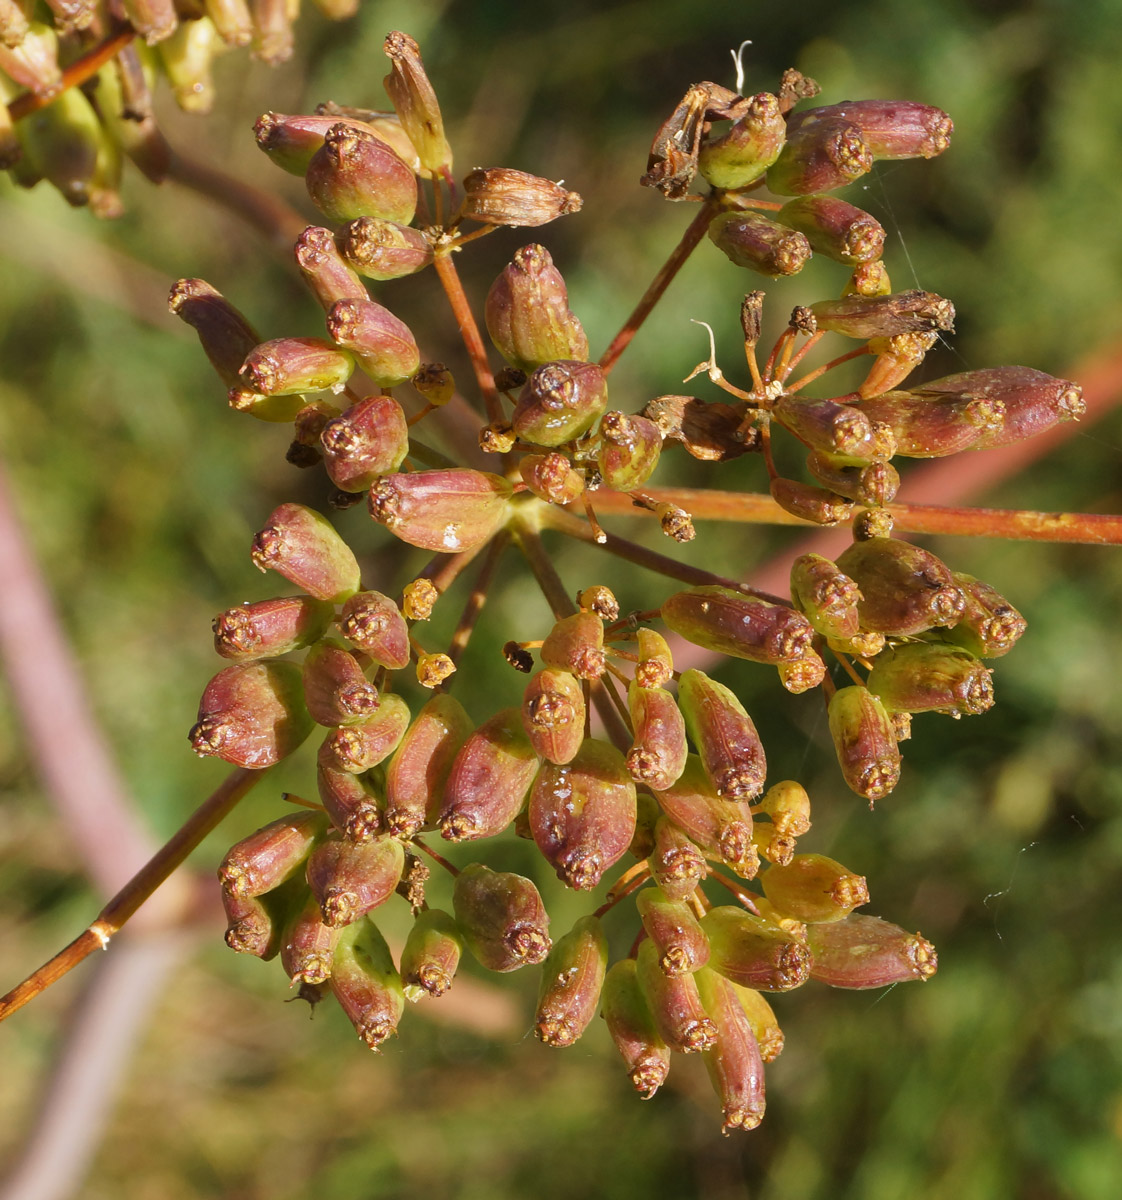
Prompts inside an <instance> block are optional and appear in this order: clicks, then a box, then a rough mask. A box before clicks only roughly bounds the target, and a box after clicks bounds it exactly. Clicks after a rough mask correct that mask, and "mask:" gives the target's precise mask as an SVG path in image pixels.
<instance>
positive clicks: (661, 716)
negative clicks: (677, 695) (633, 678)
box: [627, 683, 689, 792]
mask: <svg viewBox="0 0 1122 1200" xmlns="http://www.w3.org/2000/svg"><path fill="white" fill-rule="evenodd" d="M627 706H628V709H629V712H630V716H631V728H632V731H633V734H634V740H633V741H632V743H631V748H630V749H629V750H628V751H627V769H628V771H630V772H631V778H632V779H634V780H635V782H636V783H645V784H646V785H647V787H649V788H651V789H652V790H654V791H656V792H657V791H665V790H666V788H668V787H671V786H673V785H674V784H675V783H676V782H677V781H678V778H679V776H680V775H681V774H682V771H683V770H685V766H686V756H687V755H688V754H689V746H688V745H687V743H686V723H685V720H684V718H683V717H682V713H681V711H680V710H679V708H678V704H677V701H676V700H675V699H674V697H673V696H672V695H671V694H670V693H669V692H668V691H666V690H665V689H664V688H645V687H640V686H639V685H638V684H636V683H632V684H631V686H630V687H629V688H628V689H627Z"/></svg>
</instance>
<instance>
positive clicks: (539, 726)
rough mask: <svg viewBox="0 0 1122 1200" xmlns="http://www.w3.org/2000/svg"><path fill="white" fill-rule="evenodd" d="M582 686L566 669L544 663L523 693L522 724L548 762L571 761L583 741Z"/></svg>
mask: <svg viewBox="0 0 1122 1200" xmlns="http://www.w3.org/2000/svg"><path fill="white" fill-rule="evenodd" d="M585 711H586V706H585V702H584V688H583V687H581V685H580V683H579V681H578V680H577V678H576V677H575V676H574V675H571V674H570V673H569V672H568V671H558V670H554V669H553V668H550V667H547V668H545V669H544V670H541V671H538V672H537V674H535V675H534V676H533V678H532V679H531V680H530V681H529V683H527V684H526V690H525V691H524V692H523V693H522V709H521V713H522V726H523V728H524V729H525V730H526V735H527V736H528V737H529V739H530V743H531V745H532V746H533V747H534V750H535V751H536V753H537V754H538V755H540V756H541V757H542V758H544V759H546V760H548V761H549V762H551V763H557V764H562V763H567V762H571V761H572V759H573V757H574V756H575V755H576V752H577V751H578V750H579V749H580V745H581V742H582V741H584V722H585Z"/></svg>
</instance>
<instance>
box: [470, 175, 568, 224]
mask: <svg viewBox="0 0 1122 1200" xmlns="http://www.w3.org/2000/svg"><path fill="white" fill-rule="evenodd" d="M463 184H464V199H463V206H462V208H461V212H462V213H463V215H464V216H465V217H468V218H469V219H470V220H472V221H479V222H480V223H481V224H483V225H514V226H519V227H522V228H526V227H530V226H537V225H545V224H548V223H549V222H550V221H554V220H556V219H557V218H558V217H564V216H568V215H569V214H570V213H575V212H580V209H581V205H582V204H583V201H582V200H581V198H580V196H579V195H578V194H577V193H576V192H570V191H568V190H567V189H566V188H563V187H562V186H561V185H560V184H559V183H553V182H551V181H550V180H548V179H542V178H541V177H540V176H538V175H528V174H527V173H526V172H525V171H515V170H512V169H511V168H509V167H477V168H476V169H475V170H474V171H472V172H470V173H469V174H468V175H465V176H464V181H463Z"/></svg>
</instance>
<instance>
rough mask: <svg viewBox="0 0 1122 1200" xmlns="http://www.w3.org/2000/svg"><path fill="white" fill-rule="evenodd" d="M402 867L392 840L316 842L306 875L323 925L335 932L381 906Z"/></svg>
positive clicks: (401, 854) (396, 843)
mask: <svg viewBox="0 0 1122 1200" xmlns="http://www.w3.org/2000/svg"><path fill="white" fill-rule="evenodd" d="M404 866H405V851H404V850H403V849H402V846H401V843H400V842H399V841H398V840H397V838H394V837H383V838H377V839H375V840H372V841H367V842H352V841H350V840H349V839H347V838H340V837H338V836H336V837H331V838H328V839H326V840H325V841H322V842H320V843H319V845H318V846H316V848H315V849H314V850H313V851H312V853H311V856H310V857H309V859H308V866H307V873H308V886H309V887H310V888H311V889H312V895H313V896H315V898H316V900H317V901H318V903H319V907H320V911H321V912H322V913H323V923H324V924H325V925H327V926H329V927H330V928H332V929H338V928H340V927H341V926H343V925H350V924H351V922H352V921H357V920H358V919H359V917H362V916H365V915H366V914H367V913H368V912H371V911H372V910H373V909H375V908H377V907H378V905H380V904H384V903H385V902H386V901H387V900H388V899H389V898H390V897H391V896H392V895H393V893H394V889H395V888H396V887H397V882H398V880H399V879H400V878H401V872H402V869H403V867H404Z"/></svg>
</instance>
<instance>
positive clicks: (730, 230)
mask: <svg viewBox="0 0 1122 1200" xmlns="http://www.w3.org/2000/svg"><path fill="white" fill-rule="evenodd" d="M708 233H709V240H710V241H711V242H712V243H713V245H714V246H716V247H717V249H718V250H720V251H721V252H722V253H723V254H724V255H725V257H726V258H727V259H728V260H729V261H730V262H731V263H734V264H735V265H736V266H738V267H747V268H748V269H749V270H750V271H756V272H758V273H759V274H760V275H766V276H768V277H769V278H773V279H774V278H777V277H779V276H783V275H797V274H798V272H799V271H801V270H802V269H803V267H805V266H806V264H807V263H808V262H809V261H810V257H811V249H810V243H809V242H808V241H807V240H806V238H805V237H804V236H803V235H802V234H801V233H798V232H797V231H796V230H794V229H788V228H787V227H786V226H785V225H780V224H779V222H778V221H773V220H772V219H771V218H770V217H765V216H764V215H763V214H762V213H758V212H748V211H742V210H734V211H731V212H723V213H718V214H717V216H715V217H714V218H713V220H712V221H710V222H709V230H708Z"/></svg>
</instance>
